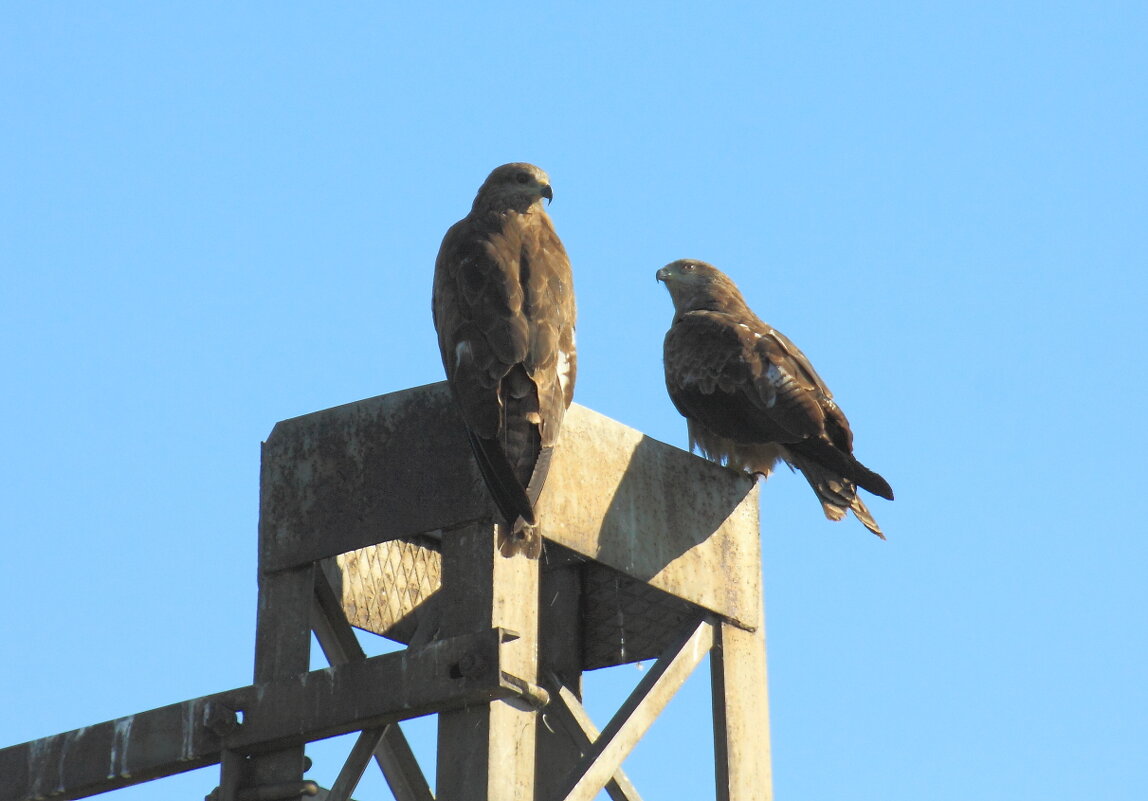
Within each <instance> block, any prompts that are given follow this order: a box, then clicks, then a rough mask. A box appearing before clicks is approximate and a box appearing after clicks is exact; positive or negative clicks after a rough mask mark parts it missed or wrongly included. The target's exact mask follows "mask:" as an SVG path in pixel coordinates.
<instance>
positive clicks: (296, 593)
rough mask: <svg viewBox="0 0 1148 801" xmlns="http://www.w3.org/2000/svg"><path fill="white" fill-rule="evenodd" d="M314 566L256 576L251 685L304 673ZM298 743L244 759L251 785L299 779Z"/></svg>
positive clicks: (308, 656)
mask: <svg viewBox="0 0 1148 801" xmlns="http://www.w3.org/2000/svg"><path fill="white" fill-rule="evenodd" d="M314 571H315V565H314V564H308V565H307V566H305V567H301V568H295V569H292V570H283V571H280V572H278V573H270V574H263V575H260V577H259V612H258V615H257V618H256V628H255V683H256V684H262V683H264V682H269V681H274V680H275V679H282V678H286V677H289V676H293V675H295V674H297V673H306V672H307V671H308V669H309V668H310V659H311V622H310V621H311V617H310V616H311V603H312V600H311V599H312V596H313V595H314V593H315V572H314ZM303 760H304V757H303V746H301V745H299V746H292V747H290V748H285V749H283V750H280V751H272V752H269V753H266V754H259V755H257V756H252V757H250V759H248V770H247V771H246V773H247V776H246V777H245V779H246V782H247V783H249V784H250V785H251V786H255V787H258V786H261V785H267V784H284V783H287V782H301V781H302V779H303V771H304V764H303Z"/></svg>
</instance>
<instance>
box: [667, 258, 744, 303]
mask: <svg viewBox="0 0 1148 801" xmlns="http://www.w3.org/2000/svg"><path fill="white" fill-rule="evenodd" d="M657 276H658V280H659V281H661V282H662V283H663V284H665V285H666V289H668V290H669V291H670V298H671V299H672V300H673V301H674V311H675V312H677V313H678V314H685V313H686V312H691V311H700V310H702V309H708V310H710V311H730V310H731V309H732V308H733V307H735V306H737V305H741V306H744V305H745V300H744V299H743V298H742V296H741V292H740V291H739V290H738V288H737V285H736V284H735V283H734V282H733V281H731V280H730V279H729V276H727V275H726V274H725V273H723V272H722V271H721V270H719V269H718V268H717V267H714V266H713V265H712V264H706V263H705V262H704V261H698V260H697V259H678V260H677V261H672V262H670V263H669V264H667V265H666V266H665V267H663V268H662V269H660V270H658V274H657Z"/></svg>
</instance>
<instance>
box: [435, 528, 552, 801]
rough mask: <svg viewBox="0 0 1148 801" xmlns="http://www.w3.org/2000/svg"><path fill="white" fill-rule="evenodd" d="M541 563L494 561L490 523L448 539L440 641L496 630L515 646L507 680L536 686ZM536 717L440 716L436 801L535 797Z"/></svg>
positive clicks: (499, 706) (517, 709)
mask: <svg viewBox="0 0 1148 801" xmlns="http://www.w3.org/2000/svg"><path fill="white" fill-rule="evenodd" d="M538 581H539V560H537V559H528V558H526V557H525V556H523V555H520V554H519V555H514V556H510V557H506V556H502V555H501V554H500V553H499V549H498V543H497V532H496V528H495V526H494V525H492V524H490V523H485V524H483V523H477V524H472V525H468V526H465V527H463V528H460V529H457V530H454V531H448V532H445V533H444V534H443V539H442V590H441V592H442V594H443V597H442V601H443V602H442V607H441V608H442V615H443V617H442V627H441V633H442V635H443V636H447V637H449V636H453V635H458V634H465V633H468V632H473V631H480V630H484V629H489V628H490V627H492V626H499V627H502V628H505V629H509V630H511V631H513V632H515V633H516V634H517V635H518V638H517V639H516V640H514V641H512V642H509V643H508V644H507V645H505V646H504V647H503V648H504V651H503V653H504V657H503V665H504V669H505V670H506V672H508V673H510V674H512V675H514V676H517V677H518V678H520V679H525V680H526V681H528V682H531V683H537V681H538ZM536 720H537V712H536V711H535V710H534V709H533V708H532V707H530V706H529V705H528V704H526V703H525V702H524V701H521V700H518V699H510V700H498V701H491V702H490V703H489V704H483V705H481V706H474V707H468V708H465V709H462V710H458V711H454V712H443V713H441V714H440V715H439V724H438V725H439V734H438V782H437V788H436V789H437V792H436V797H437V798H438V799H439V801H528V800H529V799H532V798H533V797H534V760H535V740H536V738H535V723H536Z"/></svg>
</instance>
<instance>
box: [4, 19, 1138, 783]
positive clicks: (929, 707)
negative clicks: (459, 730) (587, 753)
mask: <svg viewBox="0 0 1148 801" xmlns="http://www.w3.org/2000/svg"><path fill="white" fill-rule="evenodd" d="M416 6H417V7H416ZM1146 66H1148V13H1146V12H1145V10H1144V7H1143V6H1142V5H1141V4H1137V3H1131V2H1129V3H1118V2H1100V3H1083V2H1066V3H1059V4H1055V6H1051V5H1049V4H1045V3H1024V2H1018V3H1008V4H1002V3H985V2H965V3H953V2H940V3H928V4H917V5H909V4H905V3H883V2H876V3H866V4H844V3H816V2H815V3H803V4H778V3H744V4H740V3H731V4H713V5H709V6H705V7H702V6H699V5H696V4H689V5H686V4H651V3H633V4H627V5H626V7H625V8H618V7H615V4H607V3H597V2H586V3H581V4H578V5H577V6H566V7H564V8H560V9H555V8H551V7H548V6H544V5H543V4H535V5H530V6H524V5H522V4H510V3H485V4H477V3H468V4H434V5H432V4H423V5H418V4H403V5H402V6H400V5H398V4H384V3H345V4H338V5H337V6H336V5H329V4H325V5H320V4H302V3H246V4H242V5H239V6H237V5H235V4H222V3H194V4H191V3H166V4H143V3H117V2H108V3H100V4H95V3H87V4H64V3H28V2H9V3H6V4H5V5H4V7H3V9H0V105H2V107H3V108H4V109H5V112H4V114H3V118H2V119H0V170H2V173H0V181H2V184H3V186H4V187H5V191H4V192H2V193H0V204H2V205H0V343H2V344H0V353H2V360H3V361H2V364H3V371H4V374H5V375H6V376H7V384H6V387H7V389H6V391H5V392H3V393H0V420H2V421H3V422H2V423H0V431H2V432H3V433H2V436H3V440H2V441H3V445H4V451H5V453H6V458H5V459H3V460H0V510H2V511H0V538H2V539H0V541H2V542H3V546H4V550H5V563H6V565H7V570H6V571H5V579H6V580H5V581H4V582H3V584H2V585H0V603H2V604H3V606H4V608H5V609H6V610H7V611H6V614H5V615H4V623H3V628H2V637H0V710H2V713H0V746H4V745H9V744H15V743H18V742H22V741H24V740H28V739H32V738H36V737H40V736H44V735H48V734H52V733H55V732H59V731H64V730H68V729H71V728H76V727H79V726H82V725H85V724H89V723H94V722H98V721H101V720H106V719H109V718H113V717H117V716H120V715H125V714H129V713H132V712H136V711H142V710H144V709H149V708H152V707H155V706H159V705H162V704H166V703H171V702H174V701H177V700H182V699H185V698H190V697H194V696H197V695H202V694H205V693H209V692H213V691H217V690H223V689H227V688H230V687H234V686H239V685H243V684H246V683H248V682H249V681H250V671H251V655H252V645H253V639H254V624H255V569H256V564H255V530H256V516H257V511H258V507H257V501H258V496H257V487H258V459H259V442H260V440H261V439H263V438H264V437H266V435H267V434H268V432H270V430H271V427H272V425H273V424H274V423H275V422H276V421H278V420H281V419H284V418H287V417H292V416H295V415H298V414H303V413H306V412H310V411H314V410H317V409H322V408H326V407H329V406H334V405H337V404H341V403H346V402H350V401H354V400H357V399H360V398H364V397H369V396H373V395H378V394H382V393H385V392H391V391H395V390H399V389H403V388H406V387H411V386H416V385H420V384H425V383H428V382H432V381H437V380H440V378H441V365H440V363H439V358H438V353H437V349H436V345H435V339H434V334H433V330H432V327H431V321H430V313H429V296H430V280H431V271H432V266H433V262H434V256H435V253H436V251H437V249H438V245H439V241H440V240H441V237H442V234H443V233H444V232H445V230H446V228H447V227H448V226H449V225H450V224H451V223H453V222H454V221H455V220H457V219H458V218H459V217H461V216H462V215H463V214H465V213H466V211H467V210H468V209H469V204H470V202H471V199H472V198H473V195H474V191H475V189H476V188H477V186H478V184H479V183H480V182H481V181H482V179H483V178H484V177H485V175H486V174H487V172H488V171H489V170H490V169H491V168H493V167H494V166H496V165H498V164H500V163H503V162H506V161H516V160H526V161H532V162H535V163H537V164H539V165H541V166H542V167H543V168H544V169H546V170H547V171H548V172H549V173H550V175H551V178H552V180H553V183H554V190H555V202H554V203H553V205H552V206H551V209H550V211H551V215H552V217H553V219H554V221H555V224H556V226H557V228H558V231H559V233H560V234H561V236H562V237H563V240H564V242H565V243H566V246H567V249H568V251H569V253H570V255H571V259H572V261H573V264H574V270H575V280H576V289H577V294H578V300H579V310H580V317H579V328H578V335H579V367H580V373H579V378H578V387H577V397H576V399H577V401H578V402H579V403H582V404H583V405H586V406H589V407H591V408H593V409H595V410H597V411H599V412H602V413H604V414H606V415H609V416H611V417H613V418H615V419H618V420H620V421H622V422H624V423H626V424H628V425H631V426H634V427H636V428H639V429H641V430H642V431H644V432H646V433H647V434H649V435H651V436H653V437H656V438H658V439H661V440H664V441H667V442H670V443H673V444H676V445H679V446H684V445H685V424H684V421H683V420H682V419H681V418H680V417H679V416H678V414H677V413H676V411H675V410H674V409H673V407H672V405H671V404H670V402H669V400H668V398H667V397H666V395H665V391H664V387H663V383H662V377H661V362H660V360H661V339H662V336H663V333H664V331H665V329H666V327H667V325H668V323H669V321H670V317H671V306H670V302H669V299H668V297H667V296H666V294H665V291H664V289H663V288H662V287H660V286H658V285H657V284H656V283H655V281H654V272H655V270H656V269H657V268H658V267H660V266H661V265H663V264H665V263H666V262H668V261H670V260H672V259H675V258H680V257H695V258H702V259H705V260H707V261H710V262H713V263H714V264H716V265H718V266H719V267H721V268H723V269H724V270H726V271H727V272H728V273H729V274H730V275H731V276H733V277H734V279H735V280H736V281H737V282H738V283H739V284H740V286H741V288H742V289H743V291H744V293H745V295H746V297H747V299H748V300H749V302H750V304H751V305H752V306H753V307H754V308H755V310H756V311H757V312H758V314H759V315H760V316H761V317H763V318H764V319H766V320H767V321H769V322H771V323H773V324H774V325H776V326H777V327H778V328H779V329H781V330H782V331H784V332H786V333H787V334H788V335H789V336H790V337H791V338H792V339H794V340H795V341H796V342H797V343H798V344H799V345H800V346H801V347H802V348H803V349H804V350H805V352H806V353H807V354H808V355H809V356H810V358H811V359H812V360H813V362H814V364H815V365H816V366H817V368H818V370H819V372H820V373H821V374H822V375H823V376H824V377H825V379H826V380H827V382H828V383H829V385H830V386H831V387H832V388H833V390H834V392H835V394H836V396H837V399H838V400H839V402H840V403H841V405H842V407H843V408H844V409H845V411H846V413H847V414H848V415H849V417H850V420H851V421H852V423H853V428H854V431H855V434H856V450H857V454H858V456H859V457H860V458H861V459H862V461H864V462H865V463H866V464H868V465H870V466H872V467H873V468H875V469H877V470H879V471H880V472H881V473H883V474H884V475H885V476H886V477H887V478H888V479H889V480H890V482H891V483H892V485H893V487H894V488H895V490H896V492H897V500H896V501H895V502H894V503H887V502H884V501H881V500H879V499H874V501H873V502H872V503H871V508H872V510H873V512H874V514H875V516H876V518H877V519H878V521H879V522H880V523H881V525H882V527H883V528H884V530H885V531H886V533H887V534H888V536H889V541H888V542H886V543H882V542H879V541H877V540H876V538H874V537H872V536H870V535H869V534H868V533H867V532H866V531H865V530H864V528H862V527H861V526H860V525H859V524H858V523H857V522H856V521H853V520H849V521H846V522H843V523H838V524H831V523H829V522H827V521H826V520H824V518H823V517H822V516H821V513H820V509H819V507H818V504H817V503H816V500H815V498H814V497H813V495H812V493H811V492H810V491H809V488H808V487H807V486H806V485H805V483H804V481H803V480H802V479H801V478H800V476H794V475H790V474H788V472H785V473H782V474H778V475H776V476H775V477H774V478H772V479H771V480H770V481H769V482H768V483H767V484H766V486H765V487H764V488H763V494H762V521H761V527H762V540H763V550H764V554H765V584H766V606H767V617H768V638H769V667H770V692H771V702H772V709H773V714H772V726H773V742H774V752H773V758H774V770H775V784H776V790H777V795H778V797H779V798H794V799H798V798H799V799H805V800H806V801H818V800H819V799H837V798H842V797H850V798H858V799H883V800H884V801H898V800H899V799H920V798H928V799H933V800H934V801H943V800H944V799H965V798H969V797H977V798H982V799H1018V798H1038V797H1039V798H1046V799H1059V798H1065V799H1067V798H1080V797H1092V798H1105V799H1141V798H1144V797H1145V796H1146V795H1148V768H1146V767H1145V765H1146V764H1148V762H1146V760H1145V754H1148V734H1146V731H1148V729H1146V728H1145V725H1144V720H1145V719H1146V717H1148V690H1146V689H1145V688H1146V686H1148V683H1146V682H1145V671H1144V664H1145V662H1148V642H1146V632H1145V627H1146V626H1145V624H1146V619H1145V615H1146V613H1145V610H1146V609H1148V586H1146V584H1148V582H1146V580H1145V571H1146V567H1148V544H1146V537H1145V534H1146V532H1145V524H1144V516H1143V511H1142V509H1141V507H1142V505H1143V497H1144V490H1143V481H1142V472H1143V467H1142V464H1141V461H1142V458H1143V454H1144V453H1145V450H1146V448H1145V446H1146V445H1148V436H1146V434H1145V431H1144V427H1143V425H1142V423H1141V421H1140V412H1141V407H1142V404H1143V400H1142V396H1143V394H1144V392H1145V388H1146V384H1148V375H1146V370H1145V367H1144V353H1143V352H1144V349H1145V344H1148V337H1146V335H1145V329H1146V326H1145V323H1144V320H1143V308H1144V306H1145V302H1146V301H1148V280H1146V279H1145V277H1144V272H1145V267H1146V266H1148V247H1146V242H1145V239H1146V237H1145V220H1146V219H1148V189H1146V187H1148V155H1146V152H1148V148H1146V147H1145V143H1146V142H1148V74H1146V73H1148V70H1146ZM639 676H640V673H639V672H638V669H637V668H634V667H629V668H621V669H619V670H617V671H613V672H610V673H606V674H602V675H592V676H591V677H589V681H588V695H589V700H590V704H591V710H592V711H593V712H594V714H595V716H596V717H597V718H598V720H599V722H600V723H604V722H605V720H606V719H607V718H608V716H609V714H610V711H611V704H613V703H616V702H617V700H619V699H620V698H621V697H622V696H624V693H625V692H626V687H627V685H632V684H633V683H634V682H636V681H637V679H638V677H639ZM683 693H684V694H683V695H682V697H680V698H679V699H677V700H676V701H675V702H674V704H672V705H671V707H670V708H669V710H667V713H666V717H665V718H664V719H663V720H661V721H660V722H659V723H658V724H657V725H656V726H655V727H654V729H653V730H652V731H651V734H650V735H649V738H648V740H647V741H645V742H643V743H642V745H641V746H639V748H638V750H637V751H636V752H635V753H634V755H633V756H632V757H631V759H630V760H628V762H627V764H626V766H627V769H628V770H629V772H630V775H631V777H632V778H633V780H634V781H635V783H636V785H637V786H638V788H639V790H640V791H641V792H642V793H643V795H644V796H645V797H647V798H651V799H658V798H687V797H688V798H703V797H707V796H706V795H705V793H708V792H709V791H710V789H709V788H710V784H711V773H710V769H709V768H708V767H707V765H706V763H707V762H708V759H709V757H708V755H707V754H708V752H707V749H709V748H710V735H709V728H708V726H709V724H708V718H707V716H706V708H707V707H706V704H707V703H708V690H707V687H706V680H705V677H704V675H702V676H701V677H699V678H698V679H696V680H694V681H692V682H691V683H690V684H689V685H687V687H686V689H685V690H684V691H683ZM410 731H411V735H412V739H414V740H415V743H416V748H417V749H421V751H420V753H422V754H423V755H424V758H429V757H428V756H427V753H428V749H429V748H432V747H433V739H432V737H431V733H432V732H433V729H432V728H431V726H430V725H429V724H428V723H427V722H425V721H423V722H420V723H419V724H417V725H414V726H412V727H411V729H410ZM340 747H341V748H344V749H346V748H349V744H348V743H342V744H341V745H340V743H339V742H333V743H329V744H327V745H325V746H323V748H325V749H327V750H325V751H324V750H319V749H317V750H316V755H317V757H316V759H317V764H316V769H315V771H313V775H316V776H317V777H318V778H319V779H320V780H321V781H324V780H325V781H326V782H329V781H330V780H331V778H332V777H333V776H334V773H335V772H337V770H338V764H337V763H336V762H335V761H334V760H335V759H336V754H335V752H336V751H337V750H338V748H340ZM429 770H430V769H429V767H428V771H429ZM216 778H217V774H216V773H215V772H214V771H213V770H206V771H201V772H196V773H192V774H187V775H185V776H183V777H179V778H173V779H167V780H163V781H161V782H158V783H154V784H151V785H146V786H144V787H142V788H135V789H132V790H125V791H121V792H120V793H119V797H121V798H125V799H130V798H140V799H143V798H148V799H161V801H162V800H163V799H168V798H171V799H175V798H181V799H182V798H188V797H197V796H198V795H199V794H203V793H206V792H207V791H208V790H210V789H211V787H213V786H214V784H215V782H216ZM356 797H358V798H360V799H361V801H366V799H368V798H372V797H373V798H387V797H388V796H387V794H386V791H385V790H384V789H383V788H382V786H381V784H380V783H379V782H378V780H374V783H373V784H372V783H370V781H368V783H365V784H364V785H363V786H362V788H361V789H360V791H359V792H358V793H356Z"/></svg>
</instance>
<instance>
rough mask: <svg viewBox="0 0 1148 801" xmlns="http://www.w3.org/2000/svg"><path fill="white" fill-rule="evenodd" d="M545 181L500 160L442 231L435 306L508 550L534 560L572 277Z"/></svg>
mask: <svg viewBox="0 0 1148 801" xmlns="http://www.w3.org/2000/svg"><path fill="white" fill-rule="evenodd" d="M552 197H553V194H552V191H551V189H550V179H549V177H548V176H547V175H546V173H545V172H543V171H542V170H540V169H539V168H538V167H535V166H534V165H532V164H524V163H515V164H504V165H502V166H501V167H498V168H497V169H495V170H494V171H493V172H492V173H491V174H490V175H489V176H488V177H487V179H486V181H485V182H484V183H483V184H482V186H481V187H479V190H478V195H477V196H476V197H475V199H474V205H473V206H472V207H471V210H470V214H468V215H467V216H466V217H464V218H463V219H461V220H459V221H458V222H457V223H455V224H454V225H453V226H451V228H450V230H448V231H447V232H446V236H445V237H444V238H443V241H442V246H441V247H440V248H439V253H438V259H437V261H436V262H435V275H434V297H433V303H432V305H433V312H434V322H435V329H436V330H437V331H438V341H439V350H440V352H441V353H442V360H443V366H444V367H445V368H446V376H447V381H448V382H449V383H450V387H451V391H452V393H453V395H454V398H455V401H456V402H457V403H458V407H459V410H460V411H461V413H462V418H463V421H464V422H465V423H466V427H467V431H468V435H469V438H470V444H471V448H472V449H473V451H474V455H475V458H476V460H477V461H478V465H479V468H480V469H481V471H482V475H483V478H484V479H485V480H486V484H487V487H488V488H489V489H490V493H491V496H492V497H493V498H494V501H495V504H496V505H497V506H498V509H499V511H500V512H501V513H502V516H503V517H504V518H505V520H506V524H507V526H508V530H507V534H508V536H507V538H506V539H505V540H504V545H505V547H504V551H505V552H512V551H517V550H521V551H524V552H525V553H527V554H528V555H530V556H537V555H538V554H539V552H540V550H541V545H542V543H541V538H540V536H539V535H538V532H537V530H536V528H535V526H536V524H537V520H536V518H535V514H534V504H535V502H536V501H537V500H538V495H539V493H540V492H541V490H542V486H543V483H544V482H545V480H546V473H547V471H548V469H549V466H550V456H551V453H552V451H553V448H554V444H555V442H557V440H558V430H559V428H560V426H561V425H562V417H563V415H564V414H565V412H566V408H567V407H568V406H569V405H570V402H571V400H572V399H573V396H574V378H575V373H576V356H575V351H574V318H575V307H574V285H573V279H572V276H571V271H570V261H569V259H568V258H567V257H566V250H565V248H563V247H562V242H561V240H559V238H558V234H557V233H555V231H554V225H553V224H552V223H551V221H550V217H549V216H548V215H547V213H546V210H545V209H544V208H543V206H542V200H543V198H545V199H546V200H550V199H552Z"/></svg>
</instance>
